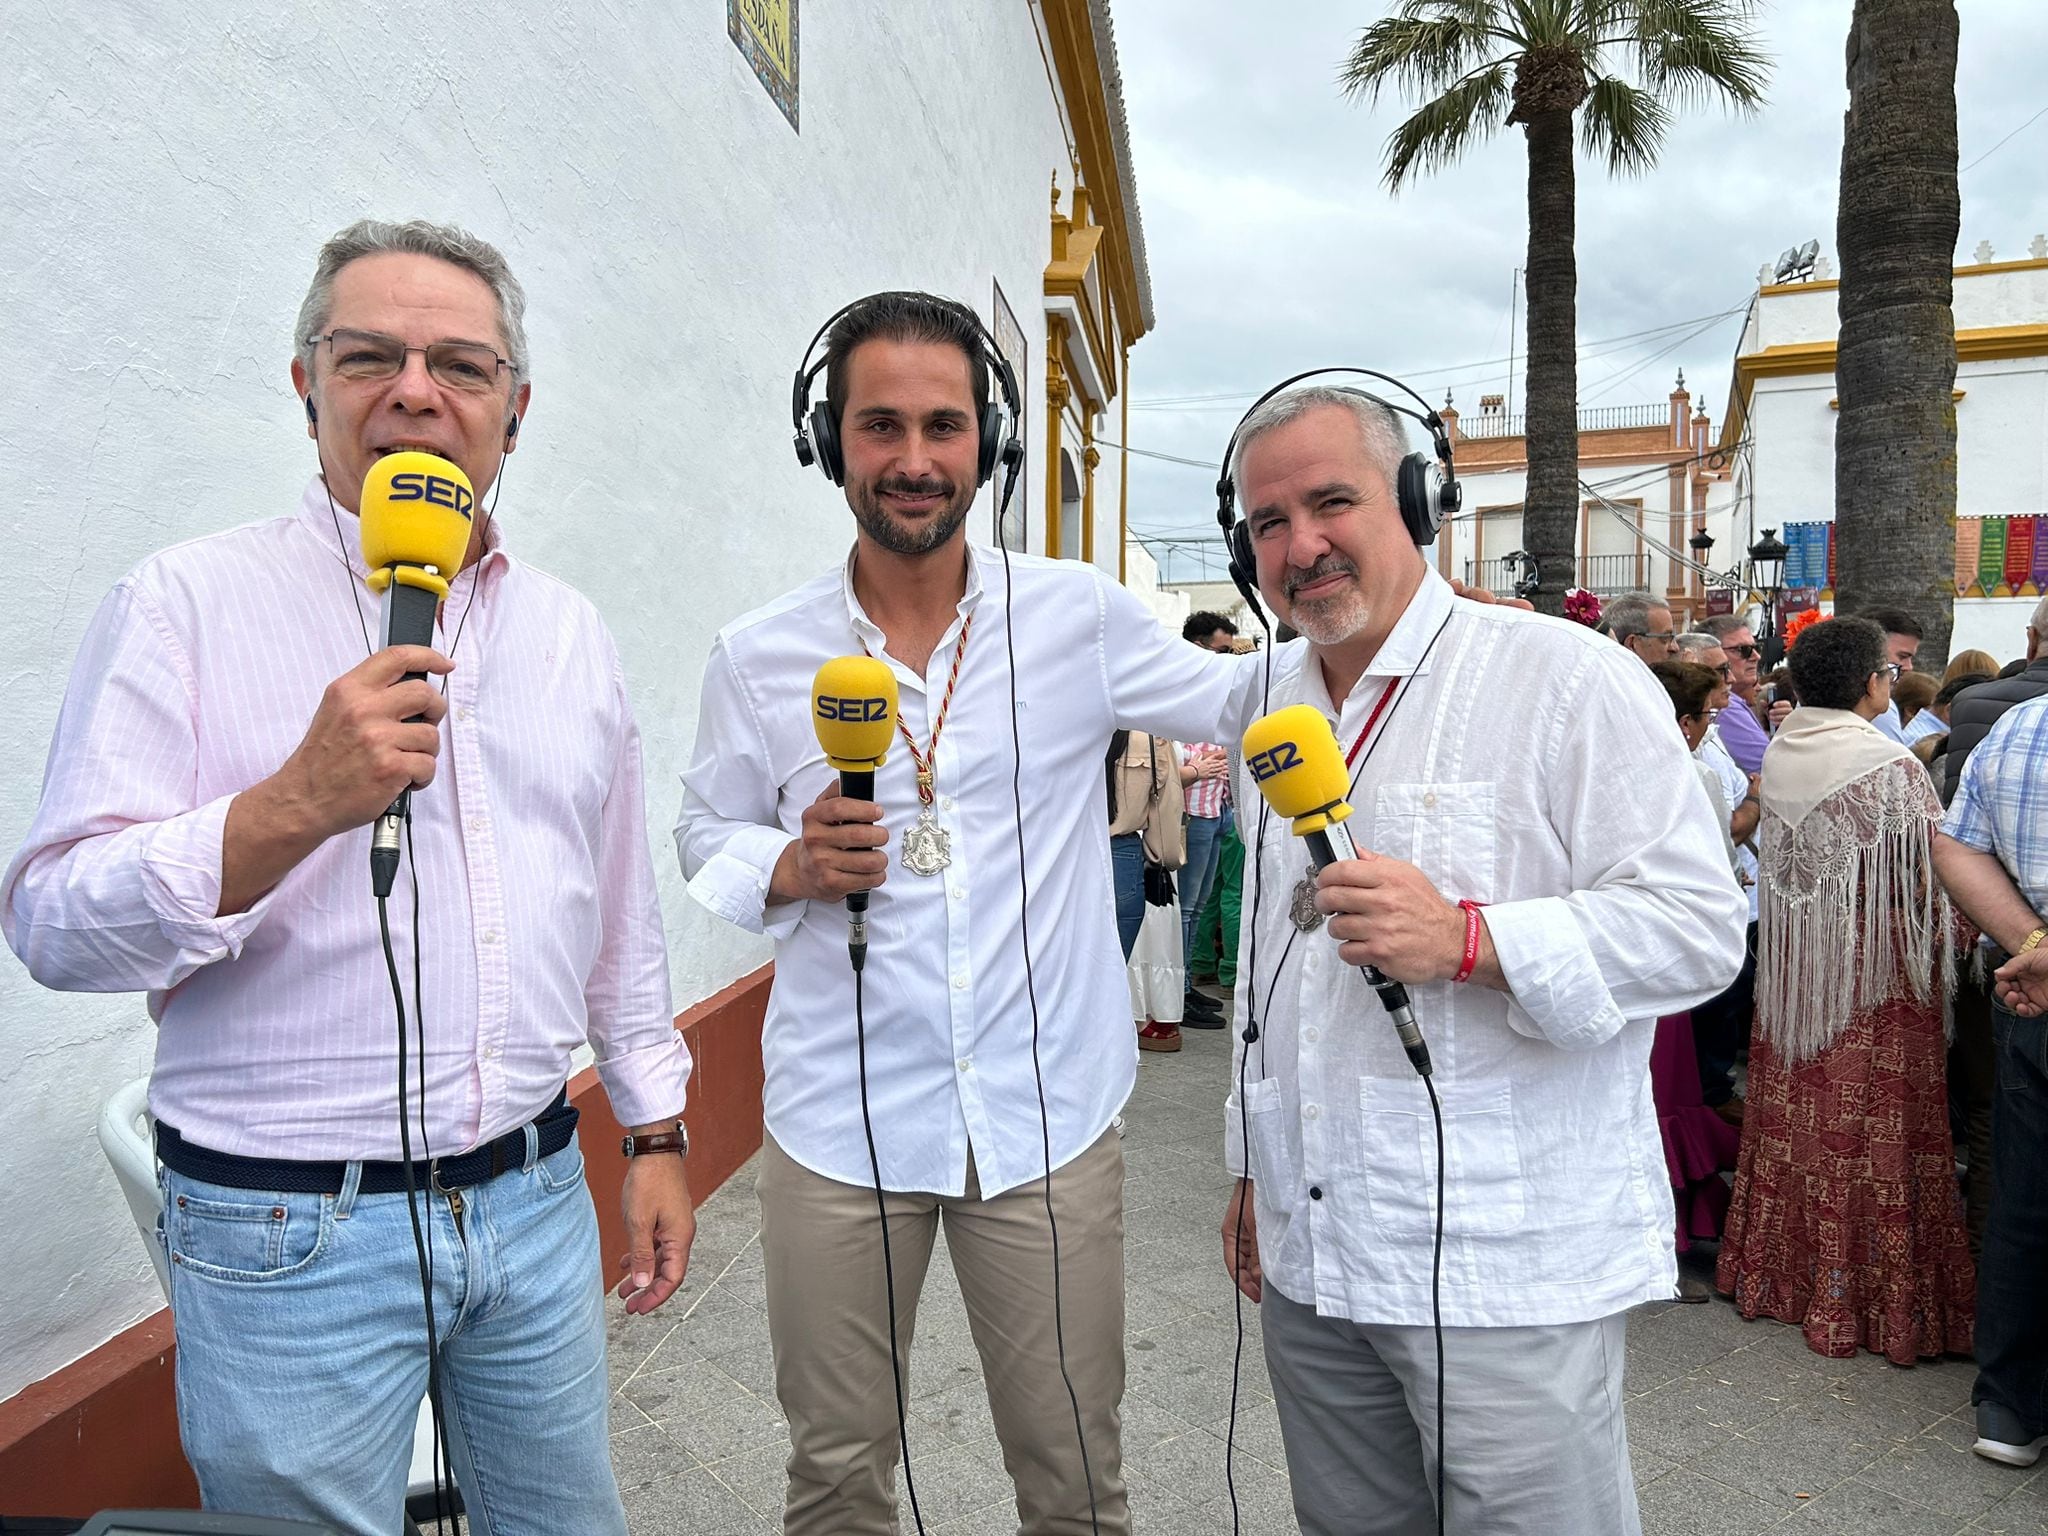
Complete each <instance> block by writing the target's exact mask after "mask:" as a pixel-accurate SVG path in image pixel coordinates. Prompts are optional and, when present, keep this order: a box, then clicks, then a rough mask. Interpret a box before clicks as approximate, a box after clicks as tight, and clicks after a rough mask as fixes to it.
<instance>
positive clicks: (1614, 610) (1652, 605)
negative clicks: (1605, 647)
mask: <svg viewBox="0 0 2048 1536" xmlns="http://www.w3.org/2000/svg"><path fill="white" fill-rule="evenodd" d="M1669 607H1670V605H1669V604H1668V603H1663V602H1659V601H1658V600H1657V599H1656V598H1654V597H1652V596H1650V594H1649V593H1647V592H1624V593H1622V594H1621V596H1619V597H1617V598H1615V600H1614V601H1613V602H1611V603H1609V604H1608V605H1607V606H1606V608H1605V609H1603V610H1602V612H1601V615H1600V616H1601V617H1602V618H1604V619H1605V620H1606V621H1607V633H1608V634H1610V635H1612V636H1613V637H1614V638H1615V639H1617V640H1633V639H1634V638H1635V637H1636V636H1637V635H1647V634H1648V633H1649V632H1650V613H1651V611H1652V610H1653V609H1657V608H1664V609H1666V610H1668V609H1669Z"/></svg>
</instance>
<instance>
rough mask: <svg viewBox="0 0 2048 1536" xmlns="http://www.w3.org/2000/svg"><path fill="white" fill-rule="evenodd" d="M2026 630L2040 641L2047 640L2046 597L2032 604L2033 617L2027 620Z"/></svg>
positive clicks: (2047, 608)
mask: <svg viewBox="0 0 2048 1536" xmlns="http://www.w3.org/2000/svg"><path fill="white" fill-rule="evenodd" d="M2027 628H2029V629H2031V630H2032V631H2033V632H2034V633H2035V634H2037V635H2039V636H2040V637H2041V638H2042V639H2044V640H2048V597H2044V598H2042V599H2041V601H2039V602H2038V603H2036V604H2034V612H2033V616H2032V617H2031V618H2029V619H2028V620H2027Z"/></svg>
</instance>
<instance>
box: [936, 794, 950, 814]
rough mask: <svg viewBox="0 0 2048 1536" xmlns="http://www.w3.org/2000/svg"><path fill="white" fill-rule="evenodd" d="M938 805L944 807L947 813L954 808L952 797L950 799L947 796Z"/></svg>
mask: <svg viewBox="0 0 2048 1536" xmlns="http://www.w3.org/2000/svg"><path fill="white" fill-rule="evenodd" d="M939 804H940V805H941V806H942V807H944V808H945V809H946V810H949V811H950V810H952V809H953V808H954V807H953V797H952V796H951V795H947V796H946V797H945V798H944V799H942V800H941V801H939Z"/></svg>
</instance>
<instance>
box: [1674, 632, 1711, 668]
mask: <svg viewBox="0 0 2048 1536" xmlns="http://www.w3.org/2000/svg"><path fill="white" fill-rule="evenodd" d="M1720 649H1721V638H1720V636H1718V635H1709V634H1705V633H1703V632H1701V631H1700V630H1697V629H1695V630H1693V631H1691V632H1690V633H1688V634H1683V635H1680V636H1679V637H1678V654H1679V656H1680V658H1681V659H1683V660H1685V661H1691V660H1692V659H1693V657H1695V656H1704V655H1705V654H1706V653H1707V652H1708V651H1718V650H1720Z"/></svg>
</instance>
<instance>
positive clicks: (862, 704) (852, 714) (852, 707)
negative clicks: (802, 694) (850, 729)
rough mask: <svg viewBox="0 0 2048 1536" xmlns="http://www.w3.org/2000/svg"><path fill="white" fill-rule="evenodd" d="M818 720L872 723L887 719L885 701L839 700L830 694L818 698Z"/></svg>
mask: <svg viewBox="0 0 2048 1536" xmlns="http://www.w3.org/2000/svg"><path fill="white" fill-rule="evenodd" d="M818 718H819V719H820V720H845V721H849V722H870V723H871V722H873V721H876V720H886V719H888V718H889V701H888V700H887V699H840V698H834V697H832V696H831V695H830V694H820V695H819V696H818Z"/></svg>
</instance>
